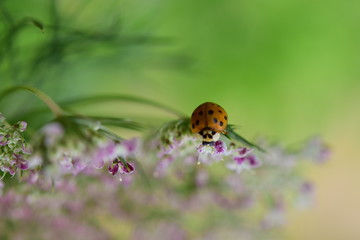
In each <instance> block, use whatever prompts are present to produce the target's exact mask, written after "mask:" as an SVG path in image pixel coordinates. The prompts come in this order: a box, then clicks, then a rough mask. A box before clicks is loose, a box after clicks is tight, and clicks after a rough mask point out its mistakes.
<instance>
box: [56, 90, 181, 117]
mask: <svg viewBox="0 0 360 240" xmlns="http://www.w3.org/2000/svg"><path fill="white" fill-rule="evenodd" d="M114 100H115V101H129V102H136V103H141V104H146V105H150V106H153V107H157V108H159V109H162V110H164V111H166V112H168V113H171V114H173V115H175V116H178V117H180V118H183V117H186V115H184V114H183V113H181V112H179V111H177V110H175V109H173V108H171V107H168V106H166V105H164V104H161V103H158V102H155V101H152V100H149V99H145V98H140V97H135V96H129V95H100V96H92V97H82V98H78V99H73V100H69V101H67V102H63V103H62V104H61V105H62V106H68V105H73V104H81V103H87V102H96V103H98V102H101V101H114Z"/></svg>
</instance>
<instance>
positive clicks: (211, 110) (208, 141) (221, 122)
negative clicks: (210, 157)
mask: <svg viewBox="0 0 360 240" xmlns="http://www.w3.org/2000/svg"><path fill="white" fill-rule="evenodd" d="M227 123H228V116H227V114H226V112H225V110H224V109H223V108H222V107H220V106H219V105H218V104H216V103H212V102H206V103H203V104H201V105H200V106H198V107H197V108H196V109H195V110H194V112H193V113H192V115H191V121H190V128H191V131H192V132H193V133H198V134H200V136H201V137H202V140H203V142H202V144H203V145H214V142H216V141H217V140H218V139H219V138H220V133H226V131H225V129H226V126H227Z"/></svg>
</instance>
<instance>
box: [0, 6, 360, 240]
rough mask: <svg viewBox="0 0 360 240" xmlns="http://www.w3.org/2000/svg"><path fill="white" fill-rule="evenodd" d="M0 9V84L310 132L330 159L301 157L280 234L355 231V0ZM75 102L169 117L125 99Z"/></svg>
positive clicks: (359, 198)
mask: <svg viewBox="0 0 360 240" xmlns="http://www.w3.org/2000/svg"><path fill="white" fill-rule="evenodd" d="M0 9H1V12H0V13H1V14H0V15H1V16H0V32H1V35H2V36H1V37H2V39H5V40H3V42H2V49H1V54H2V55H1V56H2V59H1V61H2V63H1V65H0V72H1V75H0V87H1V89H4V88H6V87H9V86H12V85H14V84H29V85H33V86H36V87H39V88H41V89H42V90H43V91H45V92H47V93H48V94H49V95H50V96H51V97H53V98H54V99H55V100H57V101H59V102H63V101H66V100H68V99H72V98H75V97H80V96H89V95H92V94H110V93H112V94H113V93H121V94H129V95H136V96H142V97H145V98H148V99H152V100H156V101H159V102H162V103H166V104H167V105H169V106H172V107H173V108H176V109H177V110H179V111H181V112H184V113H187V114H189V115H190V113H191V112H192V110H193V109H194V108H195V107H196V106H198V105H199V104H201V103H202V102H205V101H213V102H216V103H218V104H220V105H221V106H223V107H224V108H225V109H226V110H227V112H228V114H229V118H230V122H231V123H233V124H236V125H239V127H240V128H239V129H240V131H239V132H240V133H241V134H242V135H244V136H246V137H247V138H249V139H254V138H255V137H258V136H266V137H268V138H270V139H273V140H274V141H279V142H281V143H282V144H284V145H285V146H291V145H294V144H297V143H300V142H302V141H304V140H305V139H307V138H309V137H311V136H313V135H320V136H321V137H323V139H324V140H325V141H326V142H327V143H328V144H329V146H330V147H331V149H332V157H331V160H330V161H328V162H326V163H325V164H324V165H321V166H311V167H308V168H307V169H304V171H305V172H306V175H307V176H308V178H309V179H311V180H313V181H314V183H315V187H316V197H315V201H314V204H313V206H312V207H310V208H309V209H306V210H303V211H299V210H295V209H289V210H288V218H287V221H288V224H287V225H286V227H285V229H284V236H285V238H286V239H295V240H297V239H299V240H300V239H360V228H359V223H360V207H359V202H360V188H359V182H360V175H359V170H360V161H359V159H360V147H359V143H360V124H359V123H360V110H359V109H360V64H359V63H360V31H359V27H360V15H359V10H360V3H359V2H357V1H351V0H345V1H344V0H342V1H339V0H335V1H330V2H329V1H325V0H315V1H303V0H301V1H300V0H294V1H285V0H276V1H264V0H258V1H235V0H229V1H205V0H198V1H190V0H169V1H158V0H146V1H142V0H133V1H130V0H121V1H112V0H106V1H85V0H79V1H70V0H58V1H44V0H28V1H18V0H16V1H13V0H12V1H10V0H7V1H4V0H2V1H0ZM25 17H30V18H25ZM24 18H25V20H24V21H23V20H22V19H24ZM21 21H23V23H24V24H23V25H24V26H22V27H21V31H20V30H19V31H18V30H16V29H17V28H16V26H17V25H16V24H17V23H19V22H21ZM34 21H36V22H37V21H38V22H39V23H41V24H43V26H44V33H42V31H41V30H40V29H39V28H37V27H36V26H33V24H32V23H34ZM14 29H15V30H14ZM19 29H20V28H19ZM7 101H8V102H7V103H4V102H2V103H1V108H2V109H1V110H2V112H5V113H6V114H7V115H8V116H9V117H10V118H13V119H14V120H19V119H16V118H17V116H20V115H21V114H20V113H19V109H21V111H20V112H21V113H22V114H23V112H26V111H28V110H31V109H32V108H34V107H36V106H40V105H41V103H40V102H39V101H38V100H36V99H35V100H34V99H33V98H30V97H29V96H20V95H15V96H12V97H10V98H7ZM9 102H11V104H9ZM75 110H78V111H80V112H81V113H84V114H91V113H95V112H96V113H99V112H100V113H106V114H109V113H111V114H113V115H114V116H130V117H133V118H138V119H141V118H144V116H147V117H148V116H149V114H150V115H151V120H149V119H148V120H147V121H149V122H151V123H153V124H154V125H155V124H157V123H158V124H160V123H161V122H163V121H166V120H168V119H171V116H169V115H166V114H164V113H162V112H156V111H155V110H154V109H149V108H144V107H141V106H136V107H134V105H129V104H126V103H125V104H123V105H119V104H112V103H111V102H110V103H109V102H107V103H99V104H95V106H94V105H92V106H90V107H89V106H87V107H84V106H79V107H78V108H75ZM19 114H20V115H19ZM28 117H29V116H28ZM34 117H36V118H38V117H39V116H38V115H37V116H34ZM42 117H44V119H45V118H46V116H45V115H44V116H42ZM30 118H31V117H30Z"/></svg>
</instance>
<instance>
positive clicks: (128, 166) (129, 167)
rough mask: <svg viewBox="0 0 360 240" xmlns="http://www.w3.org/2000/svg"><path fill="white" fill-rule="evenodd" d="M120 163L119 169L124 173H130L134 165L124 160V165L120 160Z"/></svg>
mask: <svg viewBox="0 0 360 240" xmlns="http://www.w3.org/2000/svg"><path fill="white" fill-rule="evenodd" d="M120 165H121V169H122V170H123V171H124V172H125V173H132V172H134V170H135V168H134V166H133V165H132V164H130V163H129V162H126V164H125V165H124V164H123V163H122V162H120Z"/></svg>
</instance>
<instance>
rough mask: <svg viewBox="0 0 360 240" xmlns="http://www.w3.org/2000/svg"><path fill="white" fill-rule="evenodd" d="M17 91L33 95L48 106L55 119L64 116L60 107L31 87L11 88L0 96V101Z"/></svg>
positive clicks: (44, 94) (41, 92)
mask: <svg viewBox="0 0 360 240" xmlns="http://www.w3.org/2000/svg"><path fill="white" fill-rule="evenodd" d="M19 90H23V91H28V92H31V93H32V94H34V95H35V96H36V97H38V98H39V99H40V100H41V101H43V102H44V103H45V104H46V105H47V106H48V108H49V109H50V110H51V111H52V112H53V113H54V115H55V116H56V117H60V116H63V115H64V111H63V110H62V109H61V108H60V106H59V105H57V104H56V103H55V102H54V101H53V100H52V99H51V98H50V97H49V96H48V95H47V94H46V93H44V92H43V91H40V90H39V89H37V88H34V87H31V86H25V85H19V86H14V87H11V88H9V89H7V90H5V91H4V92H2V93H1V94H0V100H1V99H2V98H3V97H5V96H6V95H8V94H10V93H12V92H15V91H19Z"/></svg>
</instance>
